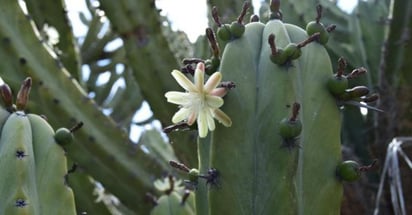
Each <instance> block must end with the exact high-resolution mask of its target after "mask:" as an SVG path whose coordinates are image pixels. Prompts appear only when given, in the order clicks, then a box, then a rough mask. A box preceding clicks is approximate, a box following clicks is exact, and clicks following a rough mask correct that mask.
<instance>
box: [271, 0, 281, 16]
mask: <svg viewBox="0 0 412 215" xmlns="http://www.w3.org/2000/svg"><path fill="white" fill-rule="evenodd" d="M269 4H270V11H271V12H272V13H278V12H280V0H271V1H270V3H269Z"/></svg>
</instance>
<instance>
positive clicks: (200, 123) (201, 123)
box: [197, 110, 208, 138]
mask: <svg viewBox="0 0 412 215" xmlns="http://www.w3.org/2000/svg"><path fill="white" fill-rule="evenodd" d="M206 117H207V115H206V112H205V110H201V111H200V112H199V116H198V117H197V130H198V131H199V137H201V138H203V137H206V136H207V132H208V125H207V119H206Z"/></svg>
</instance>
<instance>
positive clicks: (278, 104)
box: [166, 1, 377, 214]
mask: <svg viewBox="0 0 412 215" xmlns="http://www.w3.org/2000/svg"><path fill="white" fill-rule="evenodd" d="M247 9H248V4H245V6H244V7H243V11H242V12H241V14H240V15H239V18H238V19H237V20H236V21H235V22H233V23H232V24H223V23H221V22H220V19H219V17H218V14H217V9H216V8H213V10H212V15H213V17H214V20H215V21H216V23H217V25H218V30H217V36H218V37H219V39H220V41H223V42H225V48H224V50H223V53H222V54H221V55H220V53H219V51H220V50H219V45H218V44H217V43H216V41H217V40H216V39H215V37H214V34H213V32H212V33H211V30H210V29H209V30H208V31H207V37H208V39H209V42H210V43H211V47H212V50H213V56H212V58H211V59H208V60H201V59H197V60H194V59H190V60H186V61H184V64H185V66H184V70H183V71H186V74H188V75H193V74H194V76H195V80H197V81H198V82H199V80H198V79H197V78H196V71H195V70H194V69H193V68H195V66H193V64H195V65H201V67H203V63H205V64H207V65H211V66H210V67H208V66H206V68H211V69H210V70H207V69H206V70H207V74H209V75H210V76H211V77H213V76H214V74H216V73H219V74H222V76H223V79H224V80H230V82H222V84H221V86H225V83H232V84H231V86H236V88H235V89H234V90H231V91H230V92H229V93H228V94H227V95H225V97H224V98H223V99H224V103H219V108H220V109H221V110H222V111H224V112H225V113H227V114H228V115H230V117H231V121H232V124H231V126H230V127H228V126H225V127H223V126H222V125H221V124H217V125H216V127H215V126H214V123H213V129H210V127H209V129H210V130H211V131H213V132H210V133H209V134H208V133H207V132H205V130H204V129H205V126H204V125H203V126H201V128H198V129H199V140H198V142H199V143H198V147H199V148H198V152H199V164H200V166H199V170H196V171H193V170H191V169H189V168H182V165H176V164H172V166H173V167H175V168H177V169H180V170H182V171H184V172H186V173H187V174H188V178H189V181H192V182H193V181H196V182H197V180H196V178H201V177H202V176H203V177H205V174H201V173H202V172H205V170H208V169H209V170H214V171H215V173H216V174H215V176H216V177H215V178H214V179H213V183H206V184H204V183H199V184H198V183H196V184H198V187H197V188H198V189H197V188H196V189H194V190H195V194H196V205H197V214H339V211H340V204H341V200H342V181H344V180H346V181H353V180H356V179H358V178H359V173H360V172H361V171H366V170H368V169H369V168H367V167H361V166H360V165H359V164H357V163H355V162H353V161H350V162H342V157H341V142H340V129H341V116H340V115H341V114H340V106H343V105H357V106H363V107H367V108H371V109H373V108H372V107H370V106H368V105H366V104H363V103H361V102H368V101H372V100H376V99H377V95H376V94H372V95H368V94H369V90H367V91H366V90H363V91H362V92H361V93H359V92H358V91H360V90H358V88H362V89H364V88H365V87H362V86H358V87H355V88H356V89H348V82H347V79H348V77H350V78H354V77H357V76H359V75H360V74H362V73H364V72H365V71H366V70H364V69H363V68H359V69H357V70H356V71H355V70H354V71H353V72H352V73H351V74H350V75H348V76H347V77H346V76H344V75H343V72H342V71H343V69H344V66H340V67H339V68H338V73H337V74H334V72H333V68H332V64H331V62H330V58H329V55H328V53H327V51H326V49H325V48H324V45H325V44H326V43H327V42H328V40H329V37H330V36H329V33H330V32H331V31H333V30H334V28H335V26H334V25H331V26H328V27H324V25H323V24H322V23H321V22H320V18H321V13H322V8H321V6H318V7H317V12H318V16H317V17H316V21H313V22H310V23H308V25H307V27H306V30H305V29H302V28H300V27H298V26H295V25H292V24H288V23H284V22H283V21H282V16H283V14H282V12H281V10H280V3H279V1H272V2H271V5H270V9H271V14H270V20H269V21H268V22H267V23H262V22H260V21H259V20H258V18H257V17H256V16H253V18H252V19H251V20H252V22H250V23H248V24H246V25H244V24H243V17H244V16H245V14H246V10H247ZM286 15H287V14H286ZM212 60H213V62H215V63H214V64H212V63H211V62H212ZM342 65H343V63H342ZM350 78H349V79H350ZM178 81H179V80H178ZM202 81H203V79H202ZM179 83H180V82H179ZM199 84H203V82H202V83H199ZM216 86H217V85H216ZM231 88H233V87H231ZM186 90H187V89H186ZM187 91H189V93H190V90H187ZM352 91H356V93H353V92H352ZM166 96H167V94H166ZM167 97H168V99H169V96H167ZM184 99H185V98H183V97H181V98H179V97H178V96H177V97H175V98H174V100H176V101H183V100H184ZM169 102H170V99H169ZM174 103H176V102H174ZM179 105H181V106H180V108H185V104H183V103H182V102H181V103H179ZM181 111H182V109H180V110H179V112H181ZM179 112H178V113H179ZM178 113H177V114H178ZM212 116H213V115H212ZM193 117H194V118H196V117H197V120H198V124H199V121H200V122H202V123H206V122H207V123H209V120H207V121H206V122H205V119H204V117H202V116H201V115H191V116H189V117H188V116H187V115H186V117H181V118H179V120H177V119H176V118H175V117H174V119H173V123H178V124H177V125H176V126H175V127H173V126H172V127H169V128H168V129H169V130H168V132H170V130H173V128H176V129H178V128H180V127H181V125H182V124H185V123H186V124H189V125H191V124H192V123H193V122H194V120H195V119H193ZM212 120H213V119H212ZM210 123H212V122H210ZM171 128H172V129H171ZM195 172H196V175H194V173H195ZM199 172H200V173H199ZM202 186H207V189H202ZM205 205H207V207H205ZM229 205H230V206H229Z"/></svg>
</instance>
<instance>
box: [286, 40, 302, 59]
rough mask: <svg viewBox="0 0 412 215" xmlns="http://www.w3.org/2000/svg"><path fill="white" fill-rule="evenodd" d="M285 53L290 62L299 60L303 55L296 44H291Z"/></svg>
mask: <svg viewBox="0 0 412 215" xmlns="http://www.w3.org/2000/svg"><path fill="white" fill-rule="evenodd" d="M284 53H285V55H286V56H287V58H288V59H290V60H295V59H298V58H299V57H300V56H301V55H302V51H301V50H300V48H299V47H298V45H297V44H296V43H289V44H288V45H287V46H286V47H285V49H284Z"/></svg>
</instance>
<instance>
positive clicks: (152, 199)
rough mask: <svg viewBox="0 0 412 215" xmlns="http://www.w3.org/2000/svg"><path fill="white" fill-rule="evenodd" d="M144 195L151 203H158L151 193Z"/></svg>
mask: <svg viewBox="0 0 412 215" xmlns="http://www.w3.org/2000/svg"><path fill="white" fill-rule="evenodd" d="M145 196H146V200H147V201H148V202H150V203H152V204H153V206H156V205H157V204H158V203H157V198H156V196H154V195H153V194H151V193H146V194H145Z"/></svg>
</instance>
